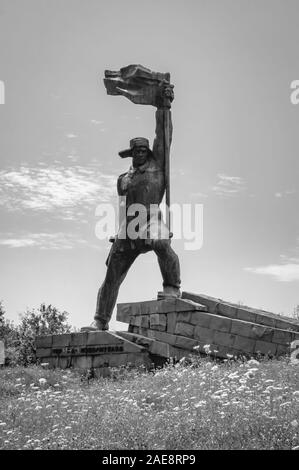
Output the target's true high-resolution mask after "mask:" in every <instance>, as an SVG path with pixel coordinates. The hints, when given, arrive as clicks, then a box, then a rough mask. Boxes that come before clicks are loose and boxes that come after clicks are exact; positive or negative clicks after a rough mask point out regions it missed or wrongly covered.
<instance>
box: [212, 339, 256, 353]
mask: <svg viewBox="0 0 299 470" xmlns="http://www.w3.org/2000/svg"><path fill="white" fill-rule="evenodd" d="M231 336H233V335H231ZM215 341H216V343H217V340H216V339H215ZM255 343H256V341H255V340H254V339H250V338H244V337H243V336H235V341H233V343H232V344H231V345H230V344H228V345H229V346H232V347H233V348H234V349H237V350H238V351H241V352H245V353H253V352H255Z"/></svg>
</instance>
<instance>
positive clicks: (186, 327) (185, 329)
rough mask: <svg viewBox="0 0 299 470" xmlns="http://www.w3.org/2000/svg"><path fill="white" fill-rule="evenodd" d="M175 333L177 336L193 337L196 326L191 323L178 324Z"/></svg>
mask: <svg viewBox="0 0 299 470" xmlns="http://www.w3.org/2000/svg"><path fill="white" fill-rule="evenodd" d="M174 333H175V335H182V336H190V337H193V334H194V326H193V325H191V324H190V323H183V322H177V324H176V327H175V332H174Z"/></svg>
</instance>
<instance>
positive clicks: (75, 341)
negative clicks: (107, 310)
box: [70, 331, 88, 346]
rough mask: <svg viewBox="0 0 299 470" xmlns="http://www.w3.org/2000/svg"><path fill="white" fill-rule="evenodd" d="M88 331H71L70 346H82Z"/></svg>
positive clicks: (85, 341)
mask: <svg viewBox="0 0 299 470" xmlns="http://www.w3.org/2000/svg"><path fill="white" fill-rule="evenodd" d="M87 338H88V332H87V331H86V332H81V333H71V340H70V345H71V346H84V345H85V344H87Z"/></svg>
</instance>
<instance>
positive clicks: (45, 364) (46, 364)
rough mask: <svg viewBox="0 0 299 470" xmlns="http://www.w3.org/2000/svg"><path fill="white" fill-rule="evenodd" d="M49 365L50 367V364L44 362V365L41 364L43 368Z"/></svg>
mask: <svg viewBox="0 0 299 470" xmlns="http://www.w3.org/2000/svg"><path fill="white" fill-rule="evenodd" d="M48 365H49V363H48V362H42V363H41V366H42V367H45V368H46V367H48Z"/></svg>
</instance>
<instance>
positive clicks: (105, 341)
mask: <svg viewBox="0 0 299 470" xmlns="http://www.w3.org/2000/svg"><path fill="white" fill-rule="evenodd" d="M36 348H37V357H38V359H40V360H41V362H42V363H48V364H49V367H53V368H54V367H59V368H61V369H66V368H68V367H74V368H76V369H83V370H86V369H97V370H99V371H100V370H101V369H103V370H104V369H107V368H111V367H120V366H124V365H129V364H131V365H132V366H141V365H144V366H145V367H149V366H150V365H151V360H150V358H149V353H148V351H147V350H146V348H144V347H143V346H139V345H137V344H134V343H132V342H131V341H128V340H127V339H125V338H123V337H121V336H119V335H117V334H116V333H113V332H110V331H109V332H108V331H92V332H83V333H70V334H62V335H48V336H38V337H37V339H36Z"/></svg>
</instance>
